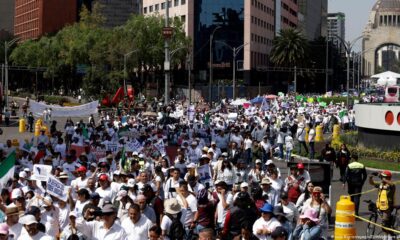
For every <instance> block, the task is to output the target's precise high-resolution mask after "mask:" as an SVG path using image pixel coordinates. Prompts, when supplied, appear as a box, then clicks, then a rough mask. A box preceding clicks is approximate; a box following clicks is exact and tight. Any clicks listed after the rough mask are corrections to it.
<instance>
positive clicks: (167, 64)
mask: <svg viewBox="0 0 400 240" xmlns="http://www.w3.org/2000/svg"><path fill="white" fill-rule="evenodd" d="M169 2H170V1H169V0H165V19H164V23H165V28H169ZM164 46H165V62H164V70H165V84H164V85H165V89H164V104H165V105H167V104H168V103H169V86H168V83H169V70H170V55H169V38H168V37H165V40H164Z"/></svg>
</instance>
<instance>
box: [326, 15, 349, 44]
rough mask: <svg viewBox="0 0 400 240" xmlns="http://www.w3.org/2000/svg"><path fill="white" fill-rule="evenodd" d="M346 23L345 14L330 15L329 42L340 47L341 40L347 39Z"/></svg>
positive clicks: (328, 22)
mask: <svg viewBox="0 0 400 240" xmlns="http://www.w3.org/2000/svg"><path fill="white" fill-rule="evenodd" d="M345 21H346V16H345V14H344V13H341V12H338V13H328V21H327V24H328V26H327V27H328V29H327V30H328V40H329V41H331V42H333V43H334V44H336V45H340V41H341V40H340V39H343V40H345V39H346V28H345ZM338 37H339V38H338Z"/></svg>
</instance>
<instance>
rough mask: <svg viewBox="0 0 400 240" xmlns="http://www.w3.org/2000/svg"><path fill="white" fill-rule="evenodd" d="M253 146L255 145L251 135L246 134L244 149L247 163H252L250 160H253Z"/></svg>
mask: <svg viewBox="0 0 400 240" xmlns="http://www.w3.org/2000/svg"><path fill="white" fill-rule="evenodd" d="M252 146H253V141H252V140H251V136H250V135H249V134H248V135H247V136H246V138H245V139H244V142H243V148H244V151H245V153H246V161H247V164H250V162H251V149H252Z"/></svg>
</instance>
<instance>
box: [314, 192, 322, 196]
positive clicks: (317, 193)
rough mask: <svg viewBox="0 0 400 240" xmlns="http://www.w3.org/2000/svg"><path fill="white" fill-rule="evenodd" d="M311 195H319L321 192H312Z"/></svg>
mask: <svg viewBox="0 0 400 240" xmlns="http://www.w3.org/2000/svg"><path fill="white" fill-rule="evenodd" d="M312 195H314V196H319V195H321V193H320V192H313V193H312Z"/></svg>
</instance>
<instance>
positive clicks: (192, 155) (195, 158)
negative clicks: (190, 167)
mask: <svg viewBox="0 0 400 240" xmlns="http://www.w3.org/2000/svg"><path fill="white" fill-rule="evenodd" d="M187 156H188V159H189V162H192V163H195V164H197V163H199V159H200V157H201V149H200V148H199V147H198V146H197V142H196V141H193V142H192V143H191V144H190V147H189V148H188V149H187Z"/></svg>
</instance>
